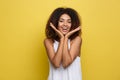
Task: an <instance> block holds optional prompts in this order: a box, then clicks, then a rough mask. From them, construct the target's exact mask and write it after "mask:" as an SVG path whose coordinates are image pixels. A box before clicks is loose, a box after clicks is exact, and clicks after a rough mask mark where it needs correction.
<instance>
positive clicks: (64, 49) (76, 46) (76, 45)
mask: <svg viewBox="0 0 120 80" xmlns="http://www.w3.org/2000/svg"><path fill="white" fill-rule="evenodd" d="M71 24H72V23H71V18H70V16H69V15H67V14H63V15H61V17H60V19H59V21H58V29H56V27H55V26H54V25H53V24H52V23H50V26H51V27H52V28H53V30H55V32H56V33H57V35H58V36H59V37H60V41H59V46H58V50H57V51H56V52H55V51H54V48H53V41H52V40H51V39H45V40H44V45H45V48H46V52H47V55H48V58H49V60H50V62H51V63H52V64H53V66H54V67H55V68H59V67H60V64H61V62H62V65H63V67H64V68H66V67H68V66H69V65H70V64H71V63H72V62H73V61H74V59H75V58H76V57H77V56H79V53H80V47H81V46H80V44H81V38H80V37H79V36H77V37H75V38H74V39H73V40H71V41H70V46H71V47H70V49H68V38H69V37H70V36H71V35H72V34H73V33H75V32H76V31H79V30H80V27H77V28H76V29H74V30H72V31H70V28H71Z"/></svg>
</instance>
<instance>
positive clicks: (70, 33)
mask: <svg viewBox="0 0 120 80" xmlns="http://www.w3.org/2000/svg"><path fill="white" fill-rule="evenodd" d="M80 29H81V28H80V26H79V27H77V28H76V29H74V30H72V31H70V32H68V33H67V34H66V35H65V37H66V38H69V37H70V36H71V35H72V34H73V33H75V32H77V31H79V30H80Z"/></svg>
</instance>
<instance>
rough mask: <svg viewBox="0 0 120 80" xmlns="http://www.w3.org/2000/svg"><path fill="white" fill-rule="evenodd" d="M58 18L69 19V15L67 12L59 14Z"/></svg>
mask: <svg viewBox="0 0 120 80" xmlns="http://www.w3.org/2000/svg"><path fill="white" fill-rule="evenodd" d="M60 19H71V18H70V16H69V15H68V14H62V15H61V16H60Z"/></svg>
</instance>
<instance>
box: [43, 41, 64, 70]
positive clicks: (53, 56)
mask: <svg viewBox="0 0 120 80" xmlns="http://www.w3.org/2000/svg"><path fill="white" fill-rule="evenodd" d="M44 45H45V48H46V52H47V55H48V58H49V60H50V62H51V63H52V64H53V66H54V67H55V68H58V67H59V66H60V63H61V60H62V48H63V39H61V40H60V43H59V46H58V50H57V52H56V53H55V52H54V48H53V42H52V40H50V39H45V40H44Z"/></svg>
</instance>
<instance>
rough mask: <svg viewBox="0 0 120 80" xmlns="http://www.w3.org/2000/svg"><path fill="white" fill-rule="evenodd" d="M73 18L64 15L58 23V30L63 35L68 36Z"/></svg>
mask: <svg viewBox="0 0 120 80" xmlns="http://www.w3.org/2000/svg"><path fill="white" fill-rule="evenodd" d="M71 24H72V23H71V18H70V16H69V15H68V14H62V15H61V16H60V19H59V21H58V30H59V31H60V32H61V33H62V34H63V35H66V34H67V33H68V32H69V31H70V28H71Z"/></svg>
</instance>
